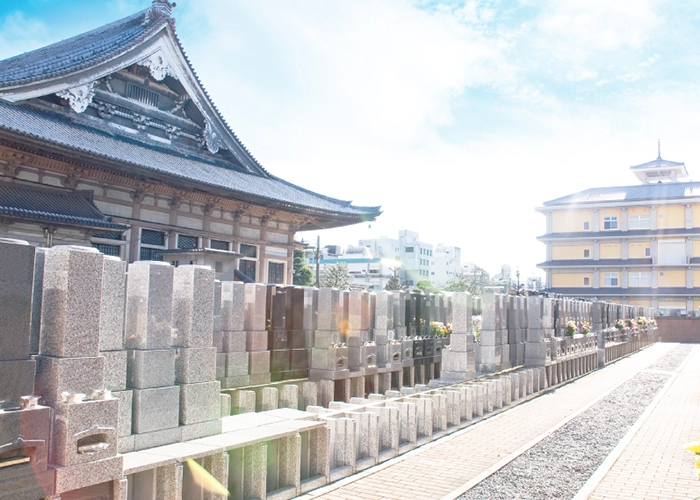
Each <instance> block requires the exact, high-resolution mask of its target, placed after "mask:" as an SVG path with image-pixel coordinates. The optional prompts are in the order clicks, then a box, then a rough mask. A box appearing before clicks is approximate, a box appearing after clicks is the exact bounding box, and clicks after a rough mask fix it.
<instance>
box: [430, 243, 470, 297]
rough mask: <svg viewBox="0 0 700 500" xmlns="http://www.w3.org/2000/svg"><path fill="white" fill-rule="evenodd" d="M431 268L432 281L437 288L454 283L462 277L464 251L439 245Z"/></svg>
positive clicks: (431, 262)
mask: <svg viewBox="0 0 700 500" xmlns="http://www.w3.org/2000/svg"><path fill="white" fill-rule="evenodd" d="M430 267H431V269H430V281H432V282H433V283H434V284H435V286H437V287H440V288H441V287H444V286H447V285H449V284H450V283H453V282H454V281H455V280H457V279H458V278H459V277H460V276H461V275H462V250H461V249H460V248H459V247H448V246H445V245H443V244H442V243H440V244H438V246H437V247H435V253H434V254H433V258H432V259H431V261H430Z"/></svg>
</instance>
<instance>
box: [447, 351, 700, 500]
mask: <svg viewBox="0 0 700 500" xmlns="http://www.w3.org/2000/svg"><path fill="white" fill-rule="evenodd" d="M680 347H684V346H679V347H678V348H676V349H674V350H673V351H671V352H670V353H668V354H667V355H666V356H664V357H663V358H662V359H661V360H659V361H658V362H657V363H655V365H659V366H663V367H664V369H665V370H668V371H671V370H673V369H675V368H676V367H677V366H678V365H680V363H681V362H682V361H683V360H684V359H685V356H687V355H688V353H689V350H684V349H679V348H680ZM690 347H691V348H692V346H690ZM682 352H684V353H685V354H684V355H682ZM655 369H657V370H660V369H661V368H655ZM669 378H670V375H664V374H658V373H639V374H638V375H636V376H635V377H634V378H632V379H630V380H628V381H627V382H625V383H624V384H622V385H621V386H620V387H618V388H617V389H615V390H614V391H613V392H612V393H610V394H609V395H608V396H607V397H605V398H604V399H602V400H601V401H599V402H598V403H596V404H595V405H594V406H593V407H591V408H589V409H588V410H587V411H585V412H584V413H582V414H581V415H579V416H578V417H576V418H575V419H574V420H572V421H570V422H568V423H567V424H566V425H564V426H563V427H561V428H560V429H558V430H557V431H555V432H554V433H552V434H551V435H550V436H548V437H547V438H545V439H543V440H542V441H540V442H539V443H538V444H536V445H535V446H533V447H532V448H530V449H529V450H528V451H527V452H525V453H523V454H522V455H520V456H519V457H518V458H516V459H515V460H513V461H512V462H510V463H509V464H508V465H506V466H505V467H504V468H502V469H500V470H499V471H498V472H496V473H495V474H493V475H491V476H489V477H488V478H486V479H485V480H484V481H482V482H481V483H479V484H478V485H476V486H475V487H474V488H472V489H470V490H469V491H467V492H466V493H465V494H464V495H462V496H461V497H459V498H460V499H464V500H467V499H468V500H486V499H489V500H490V499H493V500H497V499H504V500H510V499H526V498H527V499H536V500H539V499H543V498H572V497H573V496H574V495H576V493H577V492H578V491H579V490H580V489H581V488H582V487H583V485H584V484H585V482H586V481H587V480H588V478H589V477H590V476H591V475H592V474H593V473H594V472H595V471H596V469H597V468H598V467H599V466H600V464H601V463H602V462H603V461H604V460H605V458H606V457H607V456H608V455H609V454H610V452H611V451H612V450H613V448H615V446H617V444H618V443H619V442H620V440H621V439H622V438H623V437H624V436H625V434H626V433H627V431H628V430H629V429H630V427H632V425H634V423H635V422H636V420H637V419H638V418H639V417H640V416H641V414H642V413H643V412H644V410H645V409H646V408H647V406H649V404H650V403H651V401H652V400H653V399H654V397H655V396H656V394H657V393H658V392H659V390H661V388H662V387H663V386H664V384H665V383H666V381H667V380H668V379H669Z"/></svg>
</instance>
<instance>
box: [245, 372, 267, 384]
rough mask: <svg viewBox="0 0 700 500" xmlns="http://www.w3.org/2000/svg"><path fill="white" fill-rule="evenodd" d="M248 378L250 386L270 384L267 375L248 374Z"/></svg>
mask: <svg viewBox="0 0 700 500" xmlns="http://www.w3.org/2000/svg"><path fill="white" fill-rule="evenodd" d="M248 378H249V379H250V385H263V384H269V383H270V374H269V373H256V374H250V375H248Z"/></svg>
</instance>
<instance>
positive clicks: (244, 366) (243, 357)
mask: <svg viewBox="0 0 700 500" xmlns="http://www.w3.org/2000/svg"><path fill="white" fill-rule="evenodd" d="M249 365H250V356H249V353H247V352H228V353H226V364H225V367H226V376H227V377H243V376H246V375H248V373H249V371H248V370H249V368H250V366H249ZM202 382H204V381H202Z"/></svg>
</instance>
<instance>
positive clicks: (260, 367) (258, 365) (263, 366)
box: [249, 351, 270, 375]
mask: <svg viewBox="0 0 700 500" xmlns="http://www.w3.org/2000/svg"><path fill="white" fill-rule="evenodd" d="M249 355H250V358H249V360H250V361H249V363H250V365H249V367H250V368H249V369H250V371H249V374H250V375H258V374H261V373H270V351H255V352H250V353H249Z"/></svg>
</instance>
